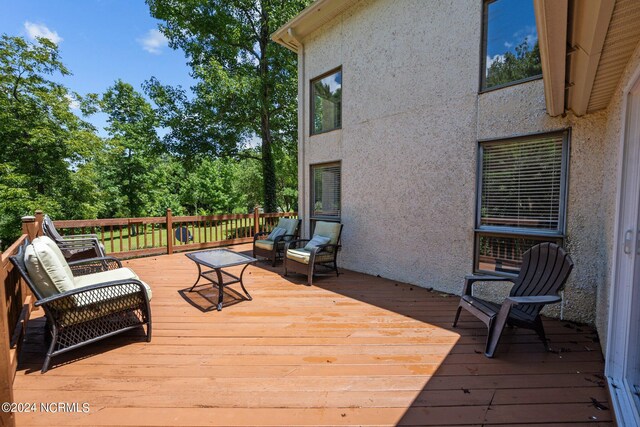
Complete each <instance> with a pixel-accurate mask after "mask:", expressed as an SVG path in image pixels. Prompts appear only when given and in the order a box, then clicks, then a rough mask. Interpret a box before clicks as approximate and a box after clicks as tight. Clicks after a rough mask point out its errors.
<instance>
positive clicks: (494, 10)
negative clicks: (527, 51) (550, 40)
mask: <svg viewBox="0 0 640 427" xmlns="http://www.w3.org/2000/svg"><path fill="white" fill-rule="evenodd" d="M525 37H526V38H527V41H528V42H529V45H530V46H533V45H534V44H535V43H536V41H537V40H538V33H537V31H536V18H535V14H534V12H533V0H508V1H505V0H498V1H495V2H493V3H490V4H489V31H488V34H487V66H488V65H489V64H491V61H493V60H496V59H499V58H500V56H502V55H504V54H505V53H506V52H508V51H510V52H515V47H516V46H517V45H518V44H520V43H522V41H524V39H525Z"/></svg>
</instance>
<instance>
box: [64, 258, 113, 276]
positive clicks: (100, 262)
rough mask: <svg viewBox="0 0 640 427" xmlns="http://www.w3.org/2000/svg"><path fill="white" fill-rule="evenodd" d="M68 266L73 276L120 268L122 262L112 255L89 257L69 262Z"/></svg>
mask: <svg viewBox="0 0 640 427" xmlns="http://www.w3.org/2000/svg"><path fill="white" fill-rule="evenodd" d="M69 268H70V269H71V272H72V273H73V275H74V276H84V275H85V274H92V273H100V272H101V271H108V270H115V269H116V268H122V262H120V260H119V259H117V258H113V257H100V258H89V259H83V260H81V261H74V262H70V263H69Z"/></svg>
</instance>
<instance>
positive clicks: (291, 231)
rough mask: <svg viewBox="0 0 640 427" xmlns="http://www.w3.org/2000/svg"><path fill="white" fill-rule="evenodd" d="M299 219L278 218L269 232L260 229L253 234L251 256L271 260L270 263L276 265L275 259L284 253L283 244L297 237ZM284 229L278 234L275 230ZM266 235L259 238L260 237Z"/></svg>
mask: <svg viewBox="0 0 640 427" xmlns="http://www.w3.org/2000/svg"><path fill="white" fill-rule="evenodd" d="M300 222H301V221H300V220H299V219H295V218H280V220H279V221H278V225H276V226H275V227H274V228H273V230H272V231H271V232H268V231H261V232H259V233H256V234H255V235H254V236H253V257H254V258H256V256H261V257H263V258H266V259H267V260H271V265H272V266H273V267H275V266H276V261H277V260H278V259H279V258H281V257H282V255H283V254H284V246H285V244H286V243H287V242H289V241H291V240H293V239H295V238H296V237H298V230H299V229H300ZM278 229H280V230H284V231H282V232H281V233H280V234H278V232H277V231H276V230H278ZM263 236H267V237H266V238H263V239H260V237H263Z"/></svg>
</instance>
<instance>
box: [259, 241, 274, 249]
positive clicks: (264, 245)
mask: <svg viewBox="0 0 640 427" xmlns="http://www.w3.org/2000/svg"><path fill="white" fill-rule="evenodd" d="M255 245H256V247H257V248H260V249H266V250H268V251H271V250H273V241H272V240H256V242H255Z"/></svg>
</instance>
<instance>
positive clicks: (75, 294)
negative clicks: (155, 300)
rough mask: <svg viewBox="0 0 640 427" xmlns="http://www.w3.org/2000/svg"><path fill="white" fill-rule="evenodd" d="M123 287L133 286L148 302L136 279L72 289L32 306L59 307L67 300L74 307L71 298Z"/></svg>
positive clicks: (143, 289)
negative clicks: (52, 305)
mask: <svg viewBox="0 0 640 427" xmlns="http://www.w3.org/2000/svg"><path fill="white" fill-rule="evenodd" d="M123 285H129V286H131V285H133V286H135V287H136V288H137V289H138V291H139V292H143V293H144V295H145V298H146V299H147V301H148V300H149V296H148V295H147V291H146V288H145V287H144V284H142V282H141V281H139V280H137V279H122V280H113V281H110V282H104V283H96V284H95V285H89V286H83V287H81V288H76V289H72V290H70V291H67V292H62V293H59V294H56V295H52V296H50V297H47V298H43V299H41V300H38V301H36V302H35V303H34V305H35V306H36V307H40V306H46V305H51V304H55V305H61V303H63V300H66V299H69V302H70V304H72V305H75V303H76V299H75V298H73V297H76V298H77V297H79V296H80V295H82V294H85V293H87V292H93V291H96V290H99V289H107V288H112V287H118V286H123Z"/></svg>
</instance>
